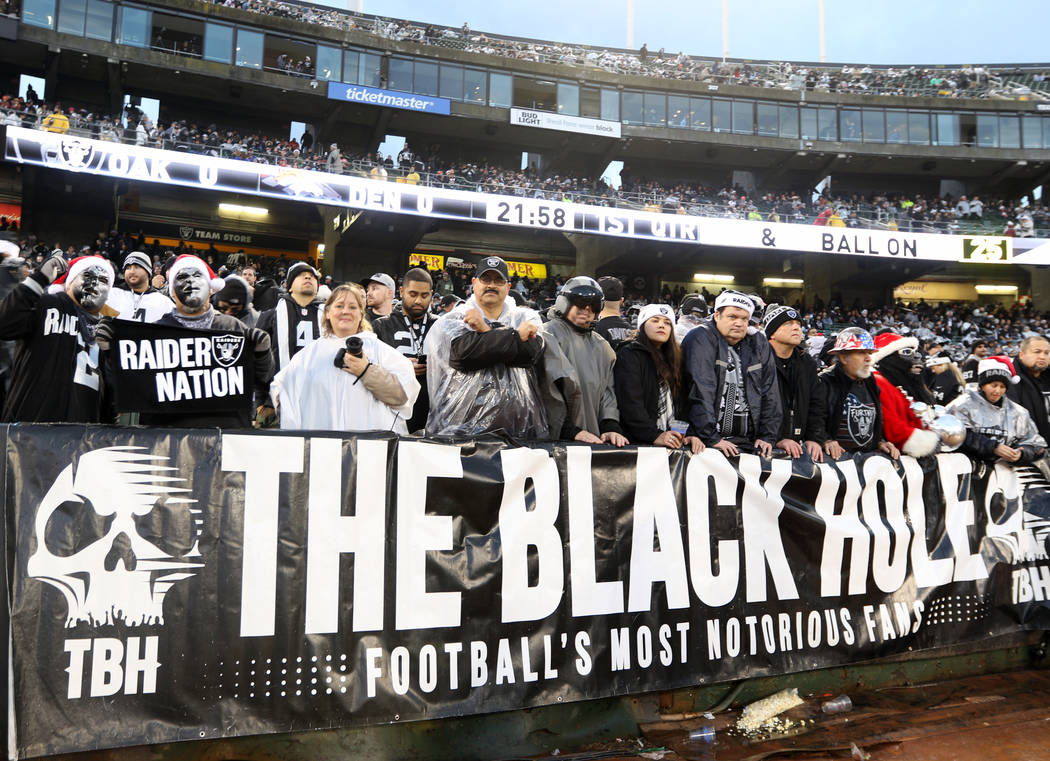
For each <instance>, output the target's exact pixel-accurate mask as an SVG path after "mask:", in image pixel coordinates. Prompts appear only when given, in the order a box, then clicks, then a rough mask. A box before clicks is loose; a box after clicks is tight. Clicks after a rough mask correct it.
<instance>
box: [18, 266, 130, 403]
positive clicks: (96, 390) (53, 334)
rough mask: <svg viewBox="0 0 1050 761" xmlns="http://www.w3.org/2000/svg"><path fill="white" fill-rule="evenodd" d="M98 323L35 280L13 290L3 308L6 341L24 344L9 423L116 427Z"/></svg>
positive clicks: (71, 302)
mask: <svg viewBox="0 0 1050 761" xmlns="http://www.w3.org/2000/svg"><path fill="white" fill-rule="evenodd" d="M98 320H99V318H98V317H97V316H94V315H90V314H88V313H87V312H85V311H84V310H83V309H81V308H80V307H79V306H78V305H77V303H76V302H75V301H73V299H71V298H70V297H69V296H67V295H66V294H65V293H64V292H62V293H44V287H43V286H42V285H41V284H40V283H39V282H38V281H37V280H36V279H34V278H33V277H30V278H27V279H26V280H25V281H24V282H23V283H21V284H20V285H18V286H16V287H15V288H14V289H12V291H11V293H10V294H8V296H7V298H6V299H4V301H3V303H2V304H0V339H6V340H17V341H18V349H17V351H16V354H15V363H14V367H13V369H12V373H11V390H10V393H9V394H8V397H7V401H6V403H5V405H4V411H3V421H4V422H5V423H14V422H26V423H98V422H112V415H111V414H110V413H109V412H108V410H107V412H106V413H105V414H104V413H103V408H104V404H103V392H104V390H105V389H104V387H103V386H104V384H103V381H102V376H101V374H100V373H99V367H98V345H97V344H96V343H95V327H96V326H97V325H98ZM106 406H107V407H108V405H106Z"/></svg>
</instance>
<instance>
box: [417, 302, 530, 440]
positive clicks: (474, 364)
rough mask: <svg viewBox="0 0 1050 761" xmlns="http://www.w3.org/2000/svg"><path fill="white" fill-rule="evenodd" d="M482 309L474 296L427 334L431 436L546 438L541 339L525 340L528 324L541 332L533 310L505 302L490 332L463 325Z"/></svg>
mask: <svg viewBox="0 0 1050 761" xmlns="http://www.w3.org/2000/svg"><path fill="white" fill-rule="evenodd" d="M469 309H478V305H477V302H476V301H475V299H474V296H471V297H470V298H469V299H468V300H467V301H465V302H464V303H462V304H460V305H459V306H457V307H456V308H455V309H453V310H452V311H451V312H449V313H448V314H446V315H444V316H443V317H442V318H441V319H439V320H438V321H437V323H436V324H435V325H434V327H432V328H431V329H430V332H429V333H428V334H427V339H426V342H425V343H424V345H423V350H424V352H425V353H426V357H427V388H428V390H429V392H430V415H429V417H428V418H427V427H426V434H427V436H454V437H470V436H477V435H479V434H482V433H489V432H492V431H499V430H503V431H505V432H506V433H507V434H508V435H510V436H512V437H514V438H524V439H546V438H549V436H548V428H547V416H546V414H545V411H544V406H543V398H542V396H541V394H540V381H539V378H538V374H537V372H538V370H537V368H538V365H539V362H540V359H541V357H542V355H543V348H544V342H543V337H542V336H540V335H538V334H537V335H536V336H534V337H533V338H531V339H529V340H528V341H522V340H521V338H520V336H519V335H518V328H519V327H520V326H521V325H522V324H523V323H525V322H532V323H534V324H535V325H536V327H537V328H539V327H540V325H541V321H540V316H539V315H538V314H537V313H536V312H535V311H534V310H532V309H525V308H523V307H519V306H516V305H515V303H514V301H513V299H507V300H505V301H504V303H503V311H502V313H501V314H500V316H499V319H498V320H495V321H494V320H486V321H487V322H488V324H489V326H490V327H491V328H492V330H490V331H488V332H487V333H478V332H476V331H474V330H473V329H472V328H471V327H470V326H469V325H467V324H466V323H465V322H464V321H463V316H464V315H465V314H466V313H467V310H469Z"/></svg>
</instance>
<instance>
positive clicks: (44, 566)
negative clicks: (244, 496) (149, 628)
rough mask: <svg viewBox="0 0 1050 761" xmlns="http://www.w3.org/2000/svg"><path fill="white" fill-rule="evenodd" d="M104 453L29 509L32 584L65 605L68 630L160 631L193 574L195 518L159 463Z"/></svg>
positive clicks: (120, 451)
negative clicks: (174, 591) (84, 626)
mask: <svg viewBox="0 0 1050 761" xmlns="http://www.w3.org/2000/svg"><path fill="white" fill-rule="evenodd" d="M141 449H142V447H130V446H124V447H105V448H103V449H95V450H93V451H90V452H87V453H85V454H83V455H81V456H80V458H79V461H78V462H77V463H76V466H75V467H74V465H73V464H70V465H68V466H66V468H65V469H63V470H62V472H61V473H59V475H58V477H57V478H56V479H55V482H54V483H53V484H52V485H51V488H50V489H49V490H48V492H47V494H46V495H45V496H44V499H43V501H42V502H41V503H40V507H39V508H38V510H37V514H36V519H35V523H34V538H35V545H36V546H35V549H34V551H33V554H32V555H30V557H29V562H28V568H27V570H28V573H29V576H30V577H31V578H35V579H39V580H40V581H42V582H44V583H46V584H50V585H51V586H53V587H55V588H56V589H58V590H59V591H60V592H61V593H62V594H63V596H64V597H65V599H66V604H67V612H66V626H67V627H74V626H76V625H77V624H78V623H79V622H86V623H88V624H92V625H95V626H99V625H103V624H112V623H115V622H116V621H123V622H124V623H125V624H126V625H129V626H141V625H147V624H162V623H164V597H165V595H166V594H167V593H168V591H169V590H170V589H171V587H172V586H173V585H175V584H176V583H178V582H180V581H183V580H185V579H188V578H191V577H192V576H194V575H195V574H196V573H197V572H198V570H199V569H200V568H202V567H203V563H202V562H200V560H201V556H200V551H199V549H198V537H199V535H200V532H201V525H202V518H201V510H200V509H198V508H195V507H194V505H195V504H196V500H193V499H190V498H188V497H187V496H186V495H187V494H188V492H189V489H186V488H184V487H183V486H180V484H181V483H182V482H184V480H185V479H182V478H179V477H178V476H175V475H172V471H174V470H175V468H173V467H170V466H167V465H164V464H161V462H158V461H163V460H165V458H163V457H159V456H157V455H150V454H145V453H143V452H141V451H138V450H141Z"/></svg>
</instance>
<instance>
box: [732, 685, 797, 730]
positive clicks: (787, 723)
mask: <svg viewBox="0 0 1050 761" xmlns="http://www.w3.org/2000/svg"><path fill="white" fill-rule="evenodd" d="M803 702H804V701H803V700H802V698H800V697H799V696H798V688H796V687H789V688H787V689H784V690H781V691H780V692H777V693H775V694H773V695H770V696H769V697H767V698H762V699H761V700H756V701H755V702H754V703H751V704H750V705H748V706H746V707H745V708H744V712H743V713H742V714H740V719H739V720H738V721H737V723H736V727H737V729H739V730H741V731H742V732H757V731H759V730H763V729H766V730H770V729H771V730H773V731H782V730H784V729H788V728H790V727H792V726H794V722H793V721H791V720H790V719H788V720H775V719H776V717H777V716H779V715H780V714H782V713H784V711H787V710H790V709H792V708H794V707H795V706H800V705H802V703H803Z"/></svg>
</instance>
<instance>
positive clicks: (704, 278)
mask: <svg viewBox="0 0 1050 761" xmlns="http://www.w3.org/2000/svg"><path fill="white" fill-rule="evenodd" d="M693 280H699V281H700V282H702V283H732V282H733V281H734V280H736V278H735V277H733V276H732V275H711V274H708V273H705V272H697V273H696V274H694V275H693Z"/></svg>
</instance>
